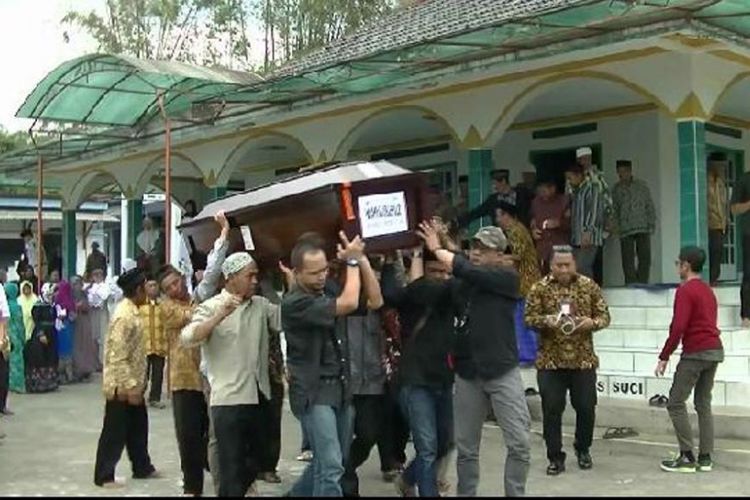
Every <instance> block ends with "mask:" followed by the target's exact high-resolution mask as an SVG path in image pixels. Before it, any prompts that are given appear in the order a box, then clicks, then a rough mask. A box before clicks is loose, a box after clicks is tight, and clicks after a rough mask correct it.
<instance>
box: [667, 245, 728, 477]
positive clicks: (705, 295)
mask: <svg viewBox="0 0 750 500" xmlns="http://www.w3.org/2000/svg"><path fill="white" fill-rule="evenodd" d="M705 262H706V253H705V252H704V251H703V250H702V249H700V248H698V247H692V246H690V247H684V248H683V249H682V250H680V256H679V258H678V259H677V261H676V262H675V264H676V265H677V269H678V272H679V274H680V280H682V285H680V287H679V288H678V289H677V293H676V294H675V299H674V316H673V318H672V324H671V325H670V327H669V338H668V339H667V341H666V343H665V344H664V349H662V351H661V354H660V355H659V362H658V363H657V365H656V376H657V377H659V376H662V375H664V372H665V370H666V368H667V363H668V362H669V356H670V355H671V354H672V353H673V352H674V350H675V349H676V348H677V346H678V345H679V343H680V341H682V356H681V357H680V362H679V364H678V365H677V370H675V374H674V379H673V381H672V389H671V390H670V391H669V403H668V404H667V410H668V411H669V417H670V418H671V419H672V425H673V426H674V430H675V434H676V435H677V442H678V443H679V446H680V454H679V456H676V457H675V458H673V459H671V460H664V461H663V462H662V463H661V468H662V470H664V471H667V472H688V473H691V472H695V471H696V469H697V470H700V471H703V472H708V471H710V470H711V468H712V462H711V452H712V451H713V447H714V422H713V415H712V414H711V390H712V388H713V385H714V376H715V375H716V368H717V367H718V366H719V363H720V362H722V361H724V349H723V347H722V344H721V339H720V338H719V329H718V327H717V326H716V316H717V309H718V306H717V303H716V297H715V296H714V293H713V291H712V290H711V288H710V287H709V286H708V284H707V283H706V282H704V281H703V280H701V277H700V273H701V271H702V270H703V265H704V264H705ZM693 389H695V395H694V401H695V411H696V412H697V413H698V428H699V430H700V448H699V454H698V459H697V461H696V459H695V456H694V455H693V436H692V430H691V428H690V420H689V419H688V413H687V407H686V405H685V401H686V400H687V398H688V396H690V393H691V392H692V391H693Z"/></svg>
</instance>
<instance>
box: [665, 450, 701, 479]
mask: <svg viewBox="0 0 750 500" xmlns="http://www.w3.org/2000/svg"><path fill="white" fill-rule="evenodd" d="M661 470H663V471H665V472H682V473H688V474H690V473H694V472H695V460H693V459H691V458H690V457H688V456H687V455H685V454H684V453H680V454H679V455H676V456H675V457H674V458H670V459H669V460H662V462H661Z"/></svg>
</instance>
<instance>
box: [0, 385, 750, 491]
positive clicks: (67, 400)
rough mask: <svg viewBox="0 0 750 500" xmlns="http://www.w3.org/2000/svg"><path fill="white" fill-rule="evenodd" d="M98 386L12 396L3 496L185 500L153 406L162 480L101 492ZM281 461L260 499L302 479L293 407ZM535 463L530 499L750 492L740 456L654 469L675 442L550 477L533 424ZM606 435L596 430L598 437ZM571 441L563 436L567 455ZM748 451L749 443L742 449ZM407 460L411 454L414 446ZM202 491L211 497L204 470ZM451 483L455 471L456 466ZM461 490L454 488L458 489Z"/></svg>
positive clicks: (1, 474) (372, 471)
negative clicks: (685, 469)
mask: <svg viewBox="0 0 750 500" xmlns="http://www.w3.org/2000/svg"><path fill="white" fill-rule="evenodd" d="M99 388H100V385H99V382H98V380H97V381H96V382H93V383H90V384H83V385H73V386H65V387H62V388H61V389H60V390H59V391H57V392H55V393H52V394H42V395H11V400H10V406H11V408H12V409H13V411H15V415H14V416H12V417H5V418H3V419H2V420H1V421H0V429H2V431H3V432H5V433H6V434H7V437H6V438H5V439H4V440H2V441H0V442H2V444H0V495H3V496H20V495H24V496H61V495H77V496H93V495H101V494H103V493H112V494H115V495H120V496H144V495H154V496H156V495H158V496H179V495H180V494H181V492H182V490H181V488H180V478H181V476H180V468H179V458H178V453H177V443H176V440H175V434H174V427H173V424H172V413H171V410H170V409H169V408H167V409H164V410H154V409H149V418H150V436H149V437H150V440H149V449H150V452H151V457H152V459H153V462H154V464H155V465H156V467H157V468H158V469H160V470H161V472H162V473H163V474H164V478H162V479H156V480H149V481H139V480H133V479H131V478H130V477H129V472H130V470H129V469H130V466H129V463H128V461H127V456H126V454H125V453H123V460H122V461H121V462H120V465H119V467H118V471H117V477H118V478H119V479H123V480H125V481H126V487H125V488H123V489H121V490H114V491H112V490H107V491H103V490H101V489H100V488H97V487H95V486H94V485H93V482H92V480H93V466H94V455H95V452H96V444H97V439H98V436H99V431H100V429H101V422H102V411H103V407H104V405H103V404H102V398H101V396H100V391H99ZM283 425H284V432H283V443H282V448H283V450H282V458H281V463H280V465H279V473H280V475H281V477H282V479H283V484H282V485H269V484H265V483H260V485H259V491H260V494H261V495H263V496H278V495H279V494H281V493H282V492H283V491H285V490H286V489H287V488H288V487H289V486H290V485H291V484H292V483H293V481H294V480H295V479H296V478H297V477H298V476H299V474H300V473H301V472H302V469H303V468H304V466H305V464H304V463H301V462H297V461H296V460H295V456H296V455H297V453H298V449H299V442H300V433H299V426H298V424H297V421H296V420H295V419H294V417H292V415H291V413H289V411H288V410H287V411H285V414H284V423H283ZM534 429H535V433H534V435H533V437H532V442H533V450H532V467H531V473H530V476H529V481H528V494H529V495H539V496H579V495H584V496H587V495H592V496H595V495H618V496H647V495H649V496H652V495H670V496H689V495H713V496H715V495H748V494H750V484H749V483H748V482H747V480H746V477H747V473H748V471H750V466H749V465H748V464H750V455H748V454H744V453H742V450H738V451H737V452H736V454H735V455H732V456H736V457H737V459H736V460H737V461H736V462H734V463H731V464H721V463H720V464H717V466H716V467H715V470H714V472H712V473H710V474H695V475H690V476H685V475H677V476H675V475H667V474H666V473H663V472H661V471H660V470H659V468H658V460H659V458H660V457H661V456H663V455H664V454H666V453H667V452H668V451H670V447H671V442H667V441H668V440H667V438H664V441H665V444H664V445H659V444H653V443H645V442H644V443H642V444H639V443H638V442H629V443H618V442H611V441H603V440H601V439H596V441H595V444H594V447H593V450H592V454H593V457H594V461H595V467H594V469H593V470H592V471H586V472H584V471H580V470H579V469H578V467H577V466H576V465H575V463H574V461H571V460H570V459H569V460H568V472H566V473H565V474H563V475H562V476H560V477H556V478H550V477H547V476H546V475H545V473H544V471H545V467H546V460H545V454H544V448H543V443H542V439H541V436H540V435H539V432H538V429H539V424H538V423H535V424H534ZM602 431H603V430H602V429H597V433H596V436H597V438H598V437H599V436H601V434H602ZM570 441H571V439H570V437H569V436H568V437H567V442H568V444H567V445H566V446H567V448H568V449H570V448H571V446H570V444H569V443H570ZM745 448H747V446H745ZM408 452H409V454H410V455H412V454H413V450H412V449H411V445H409V450H408ZM503 455H504V449H503V443H502V437H501V435H500V431H499V429H497V428H495V427H493V426H490V425H487V426H485V431H484V440H483V447H482V474H483V475H482V482H481V485H480V493H481V494H482V495H499V494H501V493H502V488H501V471H502V467H503V465H502V464H503ZM206 476H207V480H206V491H205V493H206V495H213V485H212V484H211V479H210V476H209V475H208V474H207V475H206ZM450 478H451V481H452V483H453V485H454V486H455V482H456V480H455V466H452V467H451V469H450ZM360 480H361V493H362V495H364V496H395V493H394V489H393V486H392V485H391V484H387V483H384V482H383V481H382V480H381V478H380V472H379V464H378V463H377V453H373V454H372V456H371V459H370V460H369V461H368V462H367V463H366V464H365V466H364V467H363V469H362V470H361V473H360ZM454 491H455V490H454Z"/></svg>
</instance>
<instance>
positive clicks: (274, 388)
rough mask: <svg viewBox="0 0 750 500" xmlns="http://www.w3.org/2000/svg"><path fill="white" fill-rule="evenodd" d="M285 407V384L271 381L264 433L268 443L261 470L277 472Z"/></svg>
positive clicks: (264, 447)
mask: <svg viewBox="0 0 750 500" xmlns="http://www.w3.org/2000/svg"><path fill="white" fill-rule="evenodd" d="M283 408H284V384H283V383H280V384H279V383H276V382H273V381H272V382H271V401H269V402H268V404H267V405H264V409H265V411H264V412H263V434H264V435H265V437H266V444H265V446H263V449H262V450H261V458H260V472H276V467H277V466H278V465H279V457H281V415H282V412H283Z"/></svg>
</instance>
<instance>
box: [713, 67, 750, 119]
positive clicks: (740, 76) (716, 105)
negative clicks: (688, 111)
mask: <svg viewBox="0 0 750 500" xmlns="http://www.w3.org/2000/svg"><path fill="white" fill-rule="evenodd" d="M748 77H750V71H743V72H742V73H738V74H737V75H736V76H735V77H734V78H732V79H731V80H730V81H729V83H727V84H726V86H725V87H724V88H723V89H722V90H721V92H719V95H718V96H717V97H716V100H715V101H714V104H713V106H711V110H710V111H709V112H708V119H709V120H710V119H712V118H713V117H714V116H716V113H717V112H718V111H719V105H720V104H721V101H722V100H723V99H724V98H725V97H726V96H727V94H729V92H730V91H731V90H732V89H734V87H735V86H737V85H738V84H739V83H740V82H742V80H745V79H746V78H748Z"/></svg>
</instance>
